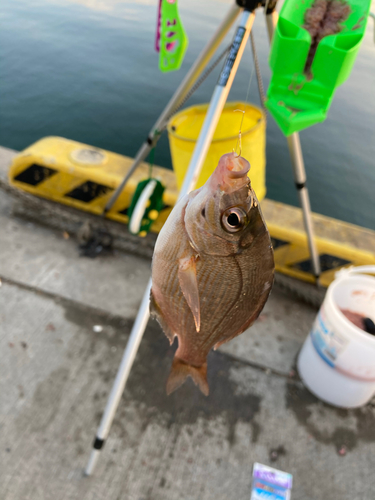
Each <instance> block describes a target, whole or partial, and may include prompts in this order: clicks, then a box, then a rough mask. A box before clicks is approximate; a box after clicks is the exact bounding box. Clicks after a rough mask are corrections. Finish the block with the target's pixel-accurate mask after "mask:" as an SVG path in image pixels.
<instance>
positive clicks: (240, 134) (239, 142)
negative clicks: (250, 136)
mask: <svg viewBox="0 0 375 500" xmlns="http://www.w3.org/2000/svg"><path fill="white" fill-rule="evenodd" d="M236 111H240V112H241V113H242V120H241V125H240V130H239V131H238V139H237V144H236V148H235V149H233V153H234V152H235V150H236V149H237V146H239V148H240V153H239V154H238V155H237V158H239V157H240V156H241V153H242V132H241V131H242V123H243V119H244V116H245V110H244V109H234V110H233V113H235V112H236Z"/></svg>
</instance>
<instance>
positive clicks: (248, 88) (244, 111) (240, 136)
mask: <svg viewBox="0 0 375 500" xmlns="http://www.w3.org/2000/svg"><path fill="white" fill-rule="evenodd" d="M254 69H255V65H254V64H253V65H252V69H251V73H250V79H249V84H248V86H247V92H246V99H245V104H247V100H248V98H249V92H250V87H251V82H252V80H253V76H254ZM236 111H241V113H242V118H241V123H240V130H239V131H238V139H237V144H236V147H235V148H234V149H233V153H235V152H236V151H237V147H238V146H239V148H240V153H239V154H238V155H237V157H238V156H241V152H242V124H243V120H244V117H245V113H246V109H235V110H233V112H234V113H235V112H236Z"/></svg>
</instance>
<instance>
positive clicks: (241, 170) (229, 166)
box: [209, 153, 250, 194]
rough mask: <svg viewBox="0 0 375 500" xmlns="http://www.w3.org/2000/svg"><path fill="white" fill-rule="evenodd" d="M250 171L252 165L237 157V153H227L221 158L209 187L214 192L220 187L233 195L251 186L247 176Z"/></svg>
mask: <svg viewBox="0 0 375 500" xmlns="http://www.w3.org/2000/svg"><path fill="white" fill-rule="evenodd" d="M249 170H250V163H249V162H248V161H247V160H245V158H243V157H242V156H237V155H236V153H227V154H225V155H223V156H222V157H221V158H220V160H219V164H218V166H217V167H216V170H215V171H214V173H213V174H212V176H211V180H210V182H209V186H210V188H211V189H213V190H216V189H217V188H218V187H219V188H220V189H221V190H222V191H225V192H226V193H228V194H229V193H232V192H234V191H237V190H238V189H240V188H242V187H243V186H245V185H246V184H250V180H249V178H248V176H247V173H248V171H249Z"/></svg>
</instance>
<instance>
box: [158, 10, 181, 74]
mask: <svg viewBox="0 0 375 500" xmlns="http://www.w3.org/2000/svg"><path fill="white" fill-rule="evenodd" d="M187 46H188V37H187V35H186V33H185V30H184V27H183V25H182V22H181V19H180V16H179V14H178V5H177V0H162V1H161V6H160V53H159V54H160V55H159V69H160V71H163V72H167V71H174V70H176V69H179V67H180V66H181V63H182V61H183V59H184V56H185V52H186V49H187Z"/></svg>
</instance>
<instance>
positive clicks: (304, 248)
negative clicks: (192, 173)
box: [9, 137, 375, 286]
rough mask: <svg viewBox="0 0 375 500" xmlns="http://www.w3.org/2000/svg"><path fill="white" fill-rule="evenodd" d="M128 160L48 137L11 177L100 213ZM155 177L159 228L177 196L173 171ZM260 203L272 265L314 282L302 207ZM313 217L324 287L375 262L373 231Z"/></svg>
mask: <svg viewBox="0 0 375 500" xmlns="http://www.w3.org/2000/svg"><path fill="white" fill-rule="evenodd" d="M132 162H133V160H132V159H131V158H128V157H126V156H122V155H119V154H116V153H111V152H109V151H105V150H102V149H99V148H93V147H92V146H87V145H85V144H81V143H79V142H75V141H70V140H67V139H63V138H60V137H47V138H44V139H41V140H40V141H38V142H36V143H35V144H33V145H31V146H30V147H29V148H27V149H25V150H24V151H22V152H21V153H20V154H18V155H17V156H16V157H15V158H14V160H13V163H12V165H11V168H10V171H9V182H10V184H11V185H13V186H15V187H17V188H19V189H21V190H24V191H27V192H28V193H31V194H34V195H36V196H41V197H43V198H47V199H49V200H52V201H55V202H58V203H63V204H66V205H69V206H71V207H75V208H78V209H80V210H85V211H87V212H91V213H94V214H101V213H102V212H103V210H104V207H105V205H106V203H107V201H108V200H109V198H110V196H111V194H112V193H113V191H114V190H115V189H116V187H117V186H118V185H119V184H120V182H121V180H122V179H123V177H124V176H125V174H126V172H127V171H128V170H129V168H130V166H131V165H132ZM148 171H149V166H148V164H146V163H141V164H140V166H139V168H138V169H137V170H136V172H135V173H134V174H133V175H132V177H131V178H130V180H129V182H128V184H127V185H126V188H125V190H124V192H123V193H122V194H121V195H120V197H119V198H118V200H117V201H116V203H115V204H114V206H113V207H112V209H111V210H110V211H109V212H108V214H107V217H108V218H110V219H113V220H116V221H118V222H121V223H124V224H126V223H128V216H127V209H128V207H129V205H130V201H131V198H132V196H133V193H134V191H135V189H136V187H137V185H138V183H139V182H140V181H142V180H144V179H147V178H148ZM153 176H154V177H156V178H158V179H160V180H161V182H162V183H163V184H164V185H165V186H166V190H165V191H164V195H163V202H164V208H163V209H162V210H161V212H160V214H159V216H158V217H157V219H156V220H155V222H154V224H153V225H152V227H151V230H152V231H154V232H158V231H160V229H161V227H162V226H163V224H164V222H165V220H166V219H167V217H168V215H169V213H170V211H171V209H172V208H173V206H174V205H175V203H176V201H177V198H178V189H177V184H176V176H175V174H174V172H172V171H170V170H167V169H165V168H161V167H157V166H154V167H153ZM261 206H262V210H263V214H264V216H265V219H266V222H267V225H268V229H269V231H270V234H271V238H272V242H273V246H274V251H275V263H276V270H277V271H279V272H281V273H284V274H287V275H289V276H292V277H294V278H297V279H301V280H303V281H308V282H314V276H313V273H312V269H311V263H310V258H309V250H308V245H307V237H306V234H305V231H304V226H303V217H302V211H301V209H299V208H296V207H291V206H288V205H285V204H283V203H278V202H275V201H272V200H267V199H265V200H263V201H262V202H261ZM312 217H313V223H314V230H315V235H316V242H317V247H318V252H319V257H320V262H321V267H322V275H321V283H322V285H324V286H328V285H329V284H330V283H331V281H332V280H333V279H334V275H335V272H336V271H337V270H338V269H340V268H341V267H346V266H349V265H365V264H375V231H371V230H370V229H365V228H362V227H358V226H355V225H353V224H348V223H346V222H342V221H338V220H335V219H332V218H330V217H325V216H322V215H318V214H313V216H312ZM141 236H143V235H141Z"/></svg>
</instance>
